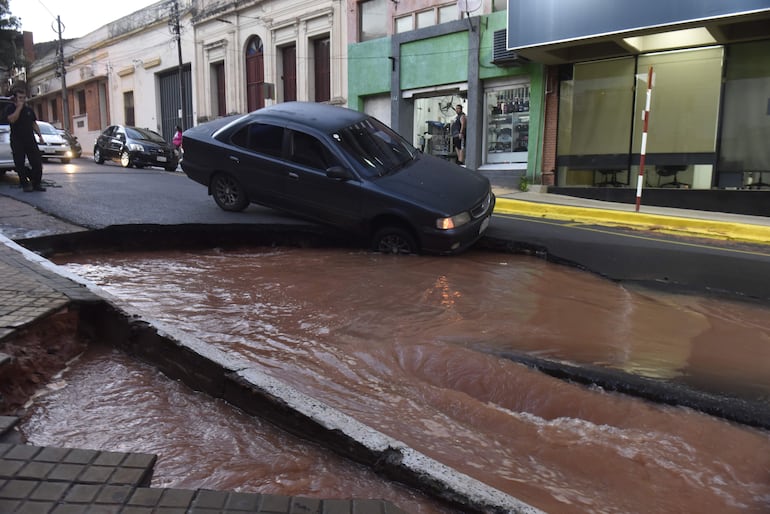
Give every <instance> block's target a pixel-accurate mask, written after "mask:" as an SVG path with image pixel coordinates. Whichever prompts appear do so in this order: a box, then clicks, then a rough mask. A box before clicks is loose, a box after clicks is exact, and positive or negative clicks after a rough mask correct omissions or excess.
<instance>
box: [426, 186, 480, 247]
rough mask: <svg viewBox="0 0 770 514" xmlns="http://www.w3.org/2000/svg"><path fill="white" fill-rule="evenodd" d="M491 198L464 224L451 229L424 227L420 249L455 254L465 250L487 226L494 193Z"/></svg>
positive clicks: (478, 237)
mask: <svg viewBox="0 0 770 514" xmlns="http://www.w3.org/2000/svg"><path fill="white" fill-rule="evenodd" d="M490 195H491V198H490V202H489V206H488V207H487V209H486V210H485V211H484V212H483V213H482V214H481V215H479V216H478V217H476V218H474V219H473V220H471V221H470V222H468V223H466V224H465V225H463V226H461V227H458V228H454V229H451V230H439V229H436V228H426V229H424V230H423V233H422V234H421V236H422V237H421V246H422V250H423V251H424V252H426V253H438V254H455V253H460V252H462V251H464V250H467V249H468V248H469V247H470V246H472V245H473V244H474V243H475V242H476V241H478V240H479V239H481V236H483V235H484V232H486V230H487V227H489V222H490V220H491V218H492V212H493V211H494V210H495V195H494V194H493V193H490Z"/></svg>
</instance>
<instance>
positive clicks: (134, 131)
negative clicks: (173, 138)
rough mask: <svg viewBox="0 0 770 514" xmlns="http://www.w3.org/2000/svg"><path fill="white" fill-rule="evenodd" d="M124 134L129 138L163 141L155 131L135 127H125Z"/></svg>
mask: <svg viewBox="0 0 770 514" xmlns="http://www.w3.org/2000/svg"><path fill="white" fill-rule="evenodd" d="M126 135H127V136H128V137H130V138H131V139H143V140H145V141H155V142H156V143H163V142H165V140H164V139H163V137H161V135H160V134H158V133H157V132H153V131H152V130H147V129H140V128H136V127H126Z"/></svg>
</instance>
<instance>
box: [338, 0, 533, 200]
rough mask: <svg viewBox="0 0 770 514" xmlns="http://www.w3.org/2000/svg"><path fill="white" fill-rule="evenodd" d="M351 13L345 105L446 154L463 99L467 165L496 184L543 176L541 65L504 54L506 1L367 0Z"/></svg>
mask: <svg viewBox="0 0 770 514" xmlns="http://www.w3.org/2000/svg"><path fill="white" fill-rule="evenodd" d="M349 10H351V11H355V12H356V15H355V16H351V17H349V18H348V20H349V22H348V38H349V40H350V44H349V50H348V55H349V58H350V63H351V65H350V73H349V84H350V85H349V94H350V102H349V103H350V105H351V107H353V108H356V109H359V110H363V111H366V112H367V113H369V114H372V115H374V116H376V117H378V118H381V119H383V120H384V121H386V122H389V123H390V124H391V126H392V127H393V128H395V129H396V130H397V131H398V132H399V133H400V134H401V135H402V136H404V137H406V138H407V139H409V140H410V141H412V142H413V143H414V144H415V145H416V146H418V147H421V148H423V149H424V150H425V151H427V152H429V153H431V154H434V155H437V156H439V157H443V158H447V159H450V160H452V159H454V155H455V149H454V148H453V145H452V141H451V132H450V131H451V128H450V126H451V123H452V121H453V119H454V117H455V116H456V115H455V111H454V107H455V106H456V105H462V106H463V110H464V112H465V113H466V114H467V119H468V129H467V135H466V156H465V163H466V165H467V166H468V167H469V168H473V169H476V170H479V171H481V172H482V173H484V174H487V175H489V176H491V178H494V180H495V181H496V182H497V183H498V184H502V185H511V186H514V187H516V186H518V183H519V181H520V179H521V177H522V176H524V177H527V180H528V181H529V182H540V181H542V169H543V165H542V158H543V153H542V150H543V134H544V126H543V122H544V113H545V100H546V82H545V80H546V70H547V68H546V67H545V66H543V65H541V64H539V63H534V62H529V61H526V60H524V59H522V58H520V57H519V56H518V55H517V54H515V53H513V52H509V51H507V49H506V47H505V35H506V22H507V17H506V5H505V3H503V2H490V1H487V0H484V1H474V0H468V1H465V0H463V1H461V2H459V3H458V2H450V3H446V2H443V3H442V2H417V1H412V2H405V1H403V2H398V3H394V2H391V1H389V0H366V1H364V2H352V1H351V2H350V3H349Z"/></svg>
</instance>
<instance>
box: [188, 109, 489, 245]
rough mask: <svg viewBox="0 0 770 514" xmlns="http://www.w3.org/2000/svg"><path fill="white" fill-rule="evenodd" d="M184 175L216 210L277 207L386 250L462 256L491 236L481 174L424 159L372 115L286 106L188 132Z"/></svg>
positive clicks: (486, 183)
mask: <svg viewBox="0 0 770 514" xmlns="http://www.w3.org/2000/svg"><path fill="white" fill-rule="evenodd" d="M183 146H184V149H185V153H184V159H183V160H182V169H183V170H184V172H185V173H186V174H187V176H188V177H189V178H191V179H192V180H194V181H196V182H199V183H201V184H203V185H204V186H206V187H207V188H208V192H209V194H210V195H212V196H213V197H214V200H215V201H216V203H217V205H219V207H221V208H222V209H224V210H227V211H241V210H243V209H245V208H246V207H247V206H248V205H249V204H250V203H252V202H253V203H257V204H261V205H264V206H267V207H272V208H275V209H280V210H283V211H286V212H289V213H292V214H295V215H298V216H301V217H304V218H306V219H309V220H312V221H316V222H320V223H324V224H328V225H332V226H334V227H337V228H339V229H342V230H345V231H348V232H350V233H352V234H354V235H357V236H362V237H365V238H366V239H367V241H368V244H369V245H370V246H371V248H372V249H373V250H375V251H380V252H386V253H417V252H420V251H423V252H430V253H440V254H449V253H458V252H460V251H462V250H465V249H466V248H468V247H469V246H471V245H472V244H473V243H475V242H476V241H477V240H478V239H479V238H480V237H481V235H482V234H483V233H484V231H485V230H486V228H487V226H488V224H489V219H490V217H491V215H492V210H493V209H494V205H495V197H494V194H493V193H492V190H491V187H490V184H489V180H488V179H487V178H486V177H484V176H482V175H481V174H479V173H477V172H475V171H471V170H468V169H466V168H463V167H461V166H457V165H456V164H452V163H450V162H448V161H445V160H442V159H439V158H436V157H433V156H431V155H426V154H423V153H421V152H420V151H419V150H417V149H415V148H414V147H413V146H412V145H411V144H409V143H408V142H407V141H406V140H405V139H403V138H402V137H401V136H399V135H398V134H397V133H395V132H394V131H393V130H391V129H390V128H389V127H387V126H386V125H384V124H383V123H381V122H380V121H378V120H376V119H375V118H372V117H371V116H368V115H367V114H364V113H361V112H358V111H354V110H351V109H346V108H343V107H335V106H330V105H326V104H316V103H305V102H288V103H282V104H276V105H273V106H270V107H266V108H264V109H260V110H258V111H255V112H253V113H250V114H247V115H244V116H239V117H230V118H223V119H220V120H216V121H212V122H209V123H206V124H203V125H199V126H197V127H194V128H191V129H189V130H187V131H185V133H184V139H183Z"/></svg>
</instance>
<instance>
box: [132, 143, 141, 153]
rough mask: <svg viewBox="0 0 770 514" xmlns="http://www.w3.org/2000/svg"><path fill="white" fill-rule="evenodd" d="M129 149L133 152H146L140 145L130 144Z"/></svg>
mask: <svg viewBox="0 0 770 514" xmlns="http://www.w3.org/2000/svg"><path fill="white" fill-rule="evenodd" d="M128 149H129V150H131V151H132V152H144V147H143V146H142V145H140V144H139V143H129V144H128Z"/></svg>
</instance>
